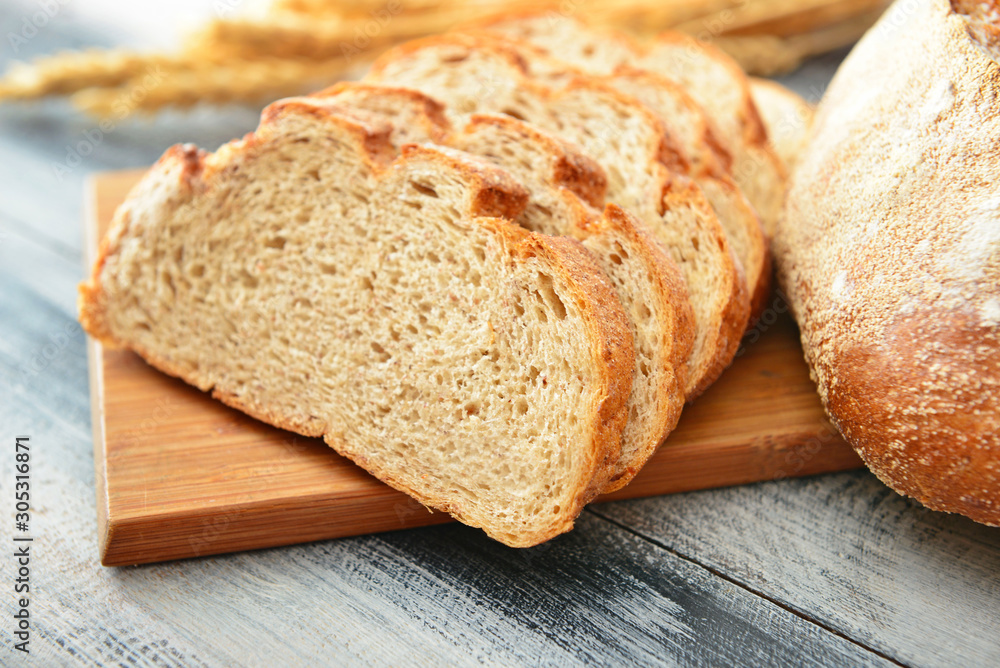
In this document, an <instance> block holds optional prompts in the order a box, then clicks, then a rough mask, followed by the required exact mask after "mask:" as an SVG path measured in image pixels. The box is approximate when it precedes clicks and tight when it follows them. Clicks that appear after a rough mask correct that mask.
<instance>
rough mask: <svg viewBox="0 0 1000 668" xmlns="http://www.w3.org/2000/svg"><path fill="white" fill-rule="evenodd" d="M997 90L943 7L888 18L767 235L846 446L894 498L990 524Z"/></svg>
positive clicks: (835, 92) (999, 423)
mask: <svg viewBox="0 0 1000 668" xmlns="http://www.w3.org/2000/svg"><path fill="white" fill-rule="evenodd" d="M858 82H862V83H861V84H859V83H858ZM997 91H1000V66H998V64H997V60H996V55H995V54H991V53H990V52H989V51H988V50H984V49H983V48H982V46H981V45H980V44H978V43H976V41H975V38H974V37H973V38H970V34H969V32H968V25H967V24H966V21H965V20H963V19H962V18H961V17H959V16H957V15H956V14H955V13H954V12H953V11H952V9H951V7H950V6H949V3H948V2H947V1H946V0H924V1H922V2H920V3H917V4H916V5H912V6H911V5H906V6H904V5H901V4H897V5H895V6H894V7H893V8H890V10H889V11H888V12H887V14H886V16H885V18H884V19H883V23H880V24H878V25H876V26H875V27H874V28H873V29H872V30H871V31H870V32H869V33H868V36H867V37H866V38H865V39H863V40H862V41H861V42H860V43H859V44H858V46H857V47H855V50H854V51H853V52H852V53H851V55H850V56H849V57H848V59H847V60H846V61H845V62H844V64H843V66H842V67H841V70H840V72H839V73H838V75H837V77H836V78H835V79H834V82H833V83H832V84H831V86H830V89H829V90H828V92H827V95H826V96H825V98H824V100H823V102H822V103H821V104H820V106H819V109H818V110H817V115H816V119H815V122H814V127H813V131H812V136H811V140H810V142H809V145H808V146H807V148H806V150H805V151H804V153H803V154H802V156H801V157H800V160H799V163H798V166H797V167H796V172H795V177H794V179H793V184H792V188H791V190H790V192H789V196H788V200H787V202H786V206H785V214H784V217H783V219H782V222H781V224H780V225H779V234H778V235H776V237H775V251H776V260H777V262H778V267H779V277H780V280H781V282H782V285H783V286H784V288H785V291H786V293H787V294H788V296H789V300H790V302H791V306H792V310H793V313H794V314H795V316H796V319H797V320H798V321H799V323H800V327H801V330H802V342H803V347H804V349H805V353H806V358H807V360H808V362H809V363H810V366H811V369H812V372H813V376H814V379H815V380H816V381H817V385H818V388H819V392H820V396H821V397H822V399H823V401H824V404H825V406H826V408H827V411H828V412H829V414H830V416H831V418H832V419H833V420H834V422H835V423H836V424H837V425H838V426H839V427H840V429H841V430H842V431H843V433H844V435H845V437H846V438H847V440H848V441H849V442H850V443H851V444H852V445H853V446H854V447H855V448H856V449H857V450H858V452H859V453H860V454H861V457H862V458H863V459H864V460H865V462H866V463H867V464H868V465H869V467H870V468H871V469H872V471H874V472H875V473H876V475H878V477H879V478H880V479H882V480H883V481H884V482H885V483H886V484H888V485H889V486H890V487H892V488H893V489H895V490H897V491H899V492H901V493H903V494H907V495H910V496H913V497H914V498H916V499H917V500H919V501H920V502H921V503H923V504H925V505H927V506H928V507H930V508H934V509H936V510H945V511H949V512H957V513H961V514H963V515H966V516H968V517H970V518H972V519H974V520H976V521H978V522H982V523H985V524H991V525H1000V234H998V230H1000V208H998V204H997V199H996V198H997V195H996V182H997V167H996V165H997V161H998V159H1000V150H998V147H997V144H996V141H995V137H996V136H997V135H998V133H1000V108H998V104H997ZM875 93H877V94H875Z"/></svg>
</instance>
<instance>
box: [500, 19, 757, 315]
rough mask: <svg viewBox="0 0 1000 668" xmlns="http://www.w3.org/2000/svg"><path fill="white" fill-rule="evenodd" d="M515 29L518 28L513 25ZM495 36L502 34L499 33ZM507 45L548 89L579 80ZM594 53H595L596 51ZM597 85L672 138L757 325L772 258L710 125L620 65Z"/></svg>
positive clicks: (605, 37)
mask: <svg viewBox="0 0 1000 668" xmlns="http://www.w3.org/2000/svg"><path fill="white" fill-rule="evenodd" d="M513 24H514V25H517V24H516V22H514V23H513ZM563 24H565V27H567V28H569V29H571V30H577V32H579V31H581V30H584V29H583V28H579V29H575V28H572V26H573V25H574V24H573V22H572V21H564V20H562V19H560V20H558V21H557V22H556V24H555V26H556V27H555V28H553V29H554V30H557V31H558V30H559V27H558V26H559V25H563ZM504 25H512V23H511V22H510V21H508V22H507V23H500V24H499V26H500V27H503V26H504ZM524 25H525V27H526V28H527V29H528V30H529V31H530V30H531V29H532V28H534V29H535V30H536V31H537V30H541V29H542V26H536V25H535V22H534V21H532V20H526V21H525V23H524ZM499 34H501V35H503V34H504V33H503V32H502V31H501V32H500V33H499ZM597 34H600V33H597ZM601 37H602V38H601V40H600V44H601V45H602V46H603V47H604V49H603V52H606V53H604V56H603V57H605V58H618V60H622V59H623V58H624V56H625V55H626V51H627V49H631V50H630V51H628V53H629V54H630V56H629V57H630V58H631V59H632V60H638V59H639V58H640V55H641V54H640V52H639V50H638V48H637V47H632V46H630V43H629V42H628V41H627V39H626V38H624V37H622V38H617V37H616V36H615V34H614V33H604V34H602V35H601ZM505 39H507V44H508V45H509V46H510V47H511V48H513V49H516V50H517V51H518V53H519V54H520V55H521V57H522V58H523V59H524V60H525V63H526V64H527V66H528V68H529V71H530V72H531V74H532V75H533V76H535V77H538V78H541V79H544V80H545V81H546V82H547V83H550V84H553V85H556V86H558V85H562V84H564V83H565V82H567V81H571V80H573V78H574V77H579V76H580V75H581V74H583V71H582V70H581V69H579V68H578V67H576V66H575V65H572V64H570V63H568V62H566V61H563V60H558V59H554V58H552V57H550V55H549V53H548V52H547V51H546V50H544V49H542V48H540V47H538V46H535V45H533V44H531V43H530V42H527V41H524V40H519V39H514V38H510V37H505ZM581 41H582V42H583V43H584V44H590V43H592V42H587V41H586V40H581ZM594 48H595V49H596V48H597V47H596V45H595V47H594ZM560 55H561V53H560ZM575 58H576V59H577V60H580V59H584V58H588V59H592V58H595V56H593V55H592V56H589V57H588V56H584V55H583V54H577V56H575ZM601 65H603V66H606V65H607V62H606V61H603V60H602V61H601ZM594 67H595V68H597V67H600V65H595V66H594ZM592 69H593V68H592ZM607 69H610V68H607ZM600 80H601V81H602V82H604V83H607V84H609V85H611V86H612V87H614V88H615V89H616V90H618V91H620V92H622V93H624V94H626V95H629V96H631V97H633V98H635V99H636V100H637V101H638V102H640V103H642V104H643V105H645V106H646V107H648V108H649V110H650V111H652V112H653V113H655V114H656V115H657V116H658V117H659V119H660V120H661V121H662V122H663V125H664V127H665V128H666V131H667V134H668V136H669V138H670V148H671V150H672V151H674V152H675V153H677V154H678V156H677V157H676V158H674V159H673V161H672V162H671V163H670V166H671V168H672V169H673V170H674V171H675V172H677V173H679V174H682V175H684V176H687V177H689V178H691V179H693V180H694V181H695V182H696V183H697V184H698V186H699V187H700V188H701V190H702V191H703V193H704V195H705V197H706V198H707V199H708V201H709V203H710V204H711V206H712V209H713V210H714V212H715V214H716V217H717V218H718V219H719V222H720V223H721V224H722V227H723V229H724V230H725V233H726V238H727V240H728V241H729V244H730V246H731V248H732V250H733V252H734V253H735V254H736V258H737V260H739V263H740V265H741V267H742V268H743V271H744V274H745V276H746V281H747V289H748V290H749V292H750V313H751V315H750V320H751V321H754V320H756V318H757V317H758V316H759V315H760V313H761V312H762V311H763V310H764V306H765V304H766V303H767V297H768V295H769V294H770V292H771V274H772V271H771V255H770V251H769V249H768V242H767V236H766V235H765V234H764V229H763V227H762V225H761V222H760V219H759V218H758V216H757V212H756V211H755V210H754V208H753V206H752V205H751V204H750V202H749V201H748V200H747V198H746V197H745V196H744V195H743V192H742V191H741V189H740V188H739V187H738V186H737V185H736V184H735V183H734V182H733V180H732V178H731V176H730V171H729V170H730V168H731V162H732V159H731V156H730V155H729V153H728V151H727V150H726V149H725V148H724V147H723V145H722V143H721V142H720V141H719V140H718V139H717V138H716V136H715V133H714V132H713V131H712V130H711V129H710V125H711V124H710V122H709V121H708V119H707V118H706V116H705V113H704V112H703V111H702V109H701V107H700V106H699V105H698V103H696V102H695V101H694V99H693V98H692V97H691V96H690V95H688V93H687V92H686V91H685V90H684V87H683V86H681V85H680V84H678V83H677V82H676V81H673V80H671V79H668V78H666V77H663V76H660V75H659V74H654V73H653V72H651V71H649V70H643V69H638V68H636V67H632V66H628V65H619V66H618V67H616V68H614V69H613V71H612V72H611V73H610V74H607V75H601V76H600Z"/></svg>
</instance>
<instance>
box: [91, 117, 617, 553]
mask: <svg viewBox="0 0 1000 668" xmlns="http://www.w3.org/2000/svg"><path fill="white" fill-rule="evenodd" d="M394 154H395V151H394V150H393V147H392V145H391V142H390V128H389V127H388V126H386V125H385V124H384V123H380V122H378V121H377V119H375V118H373V117H371V116H370V115H367V114H364V113H363V112H360V111H354V112H347V111H345V110H343V109H337V108H336V107H335V106H333V105H326V104H323V103H322V101H318V100H314V99H308V98H299V99H289V100H283V101H280V102H277V103H275V104H273V105H271V106H270V107H268V108H267V109H266V110H265V111H264V114H263V117H262V121H261V124H260V127H259V128H258V129H257V131H256V132H255V133H253V134H251V135H248V136H247V137H246V138H245V139H244V140H241V141H237V142H233V143H231V144H228V145H226V146H223V147H222V148H221V149H220V150H219V151H218V152H216V153H215V154H205V153H203V152H200V151H198V150H196V149H194V148H193V147H174V148H173V149H171V150H169V151H168V152H167V153H166V154H165V155H164V157H163V158H161V160H160V161H159V162H158V163H157V164H156V166H155V167H154V168H153V169H152V170H151V172H150V173H149V174H148V175H147V176H146V177H145V178H144V179H143V180H142V182H141V183H140V184H139V185H138V186H137V187H136V188H135V190H133V192H132V193H131V194H130V195H129V197H128V199H127V200H126V202H125V203H124V204H123V205H122V206H121V207H120V208H119V210H118V212H117V214H116V216H115V219H114V222H113V225H112V228H111V230H110V232H109V234H108V236H107V237H106V238H105V240H104V242H103V243H102V246H101V251H100V255H99V258H98V260H97V262H96V264H95V266H94V270H93V274H92V276H91V277H90V279H89V280H88V281H87V282H86V283H84V284H83V285H82V286H81V294H80V316H81V322H82V323H83V325H84V327H85V328H86V330H87V331H88V332H89V333H90V334H91V335H93V336H95V337H97V338H99V339H100V340H101V341H103V342H104V343H106V344H108V345H116V346H127V347H129V348H131V349H133V350H135V351H136V352H138V353H139V354H140V355H142V356H143V357H145V358H146V359H147V360H148V361H149V362H150V363H151V364H152V365H153V366H156V367H157V368H159V369H161V370H163V371H165V372H167V373H170V374H172V375H175V376H179V377H180V378H182V379H184V380H186V381H187V382H189V383H191V384H193V385H195V386H196V387H198V388H200V389H201V390H205V391H208V390H211V391H212V393H213V395H214V396H215V397H217V398H219V399H221V400H222V401H224V402H225V403H227V404H229V405H231V406H233V407H236V408H238V409H240V410H243V411H244V412H246V413H248V414H250V415H252V416H254V417H257V418H259V419H262V420H264V421H266V422H269V423H271V424H273V425H276V426H278V427H282V428H285V429H291V430H293V431H296V432H298V433H300V434H303V435H306V436H322V437H323V438H324V439H325V440H326V442H327V443H329V444H330V445H331V446H333V447H334V448H335V449H336V450H337V451H338V452H340V453H342V454H344V455H346V456H347V457H350V458H351V459H353V460H354V461H355V462H357V463H358V464H360V465H361V466H362V467H364V468H366V469H367V470H368V471H370V472H371V473H372V474H374V475H375V476H377V477H378V478H380V479H382V480H383V481H385V482H387V483H388V484H390V485H392V486H393V487H395V488H397V489H400V490H402V491H404V492H407V493H409V494H411V495H412V496H413V497H414V498H416V499H417V500H419V501H420V502H421V503H423V504H425V505H428V506H431V507H434V508H438V509H441V510H444V511H446V512H449V513H451V514H452V515H453V516H454V517H456V518H457V519H459V520H461V521H463V522H465V523H467V524H470V525H472V526H478V527H482V528H483V529H485V530H486V532H487V533H488V534H489V535H490V536H492V537H494V538H496V539H497V540H500V541H502V542H504V543H506V544H508V545H511V546H529V545H534V544H537V543H539V542H541V541H544V540H546V539H548V538H551V537H552V536H554V535H556V534H558V533H560V532H563V531H567V530H568V529H570V528H571V527H572V524H573V520H574V518H575V517H576V515H577V514H578V513H579V512H580V510H581V508H582V507H583V505H584V504H585V503H586V502H587V501H589V500H590V499H591V498H592V497H593V496H594V495H596V494H597V493H598V492H599V491H600V490H601V489H602V488H603V487H604V486H605V484H606V483H607V479H608V477H609V476H610V474H611V473H612V472H613V466H614V464H615V462H616V460H617V457H618V454H619V448H620V442H621V434H622V430H623V428H624V425H625V421H626V417H627V415H626V401H627V398H628V396H629V392H630V387H631V376H632V367H633V359H634V352H633V349H632V340H631V339H632V337H631V333H630V327H629V324H628V321H627V319H626V316H625V314H624V312H623V311H622V308H621V305H620V304H619V303H618V300H617V299H616V297H615V295H614V292H613V290H612V288H611V287H610V285H609V284H608V282H607V280H606V279H605V278H604V277H603V275H602V273H601V271H600V269H599V268H598V267H597V266H596V265H595V264H594V262H593V260H592V259H591V256H590V253H589V252H587V251H586V250H585V249H583V248H582V247H581V246H580V244H579V243H578V242H576V241H573V240H570V239H565V238H557V237H548V236H545V235H541V234H536V233H532V232H529V231H527V230H524V229H523V228H521V227H519V226H517V225H515V224H513V223H512V222H510V221H511V220H512V219H514V218H516V217H517V216H519V215H520V214H521V212H522V211H523V209H524V206H525V202H526V200H527V194H526V193H525V191H524V189H523V188H522V187H521V186H520V185H518V184H517V183H516V182H515V181H514V180H513V179H512V177H511V176H510V175H509V174H507V173H506V172H504V171H502V170H500V169H498V168H496V167H494V166H491V165H489V164H487V163H485V162H482V161H476V160H474V159H473V158H471V157H470V156H468V155H467V154H464V153H461V152H457V151H450V150H448V149H435V148H432V147H415V146H410V147H407V148H406V149H405V150H404V151H403V154H402V156H401V157H399V158H398V159H396V160H395V161H394V162H391V163H390V160H391V159H392V158H393V156H394Z"/></svg>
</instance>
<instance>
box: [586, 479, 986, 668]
mask: <svg viewBox="0 0 1000 668" xmlns="http://www.w3.org/2000/svg"><path fill="white" fill-rule="evenodd" d="M595 511H596V512H597V513H599V514H600V515H602V516H605V517H609V518H612V519H614V520H615V521H618V522H622V523H624V524H626V525H628V526H629V527H632V528H634V529H635V530H636V531H638V532H640V533H641V534H642V535H643V536H646V537H649V538H651V539H652V540H655V541H656V542H657V543H659V544H662V545H665V546H666V547H668V548H670V549H671V550H675V551H677V552H678V553H679V554H682V555H684V556H686V557H688V558H690V559H693V560H694V561H697V562H698V563H700V564H704V565H706V566H708V567H709V568H713V569H717V570H719V571H721V572H724V573H726V574H727V576H728V577H733V578H736V579H737V581H738V582H740V583H741V584H743V585H745V586H747V587H749V588H751V589H752V590H754V591H757V592H760V593H762V594H763V595H765V596H767V597H769V598H772V599H774V600H776V601H778V602H780V603H781V604H782V605H787V606H789V607H790V608H792V609H794V610H797V611H800V612H801V613H802V614H803V615H806V616H808V617H810V618H814V619H816V620H817V621H819V622H820V623H822V624H824V625H827V626H829V627H830V628H833V629H835V630H837V631H838V632H840V633H843V634H844V635H846V636H848V637H850V638H852V639H855V640H857V641H858V642H860V643H863V644H864V645H866V646H870V647H872V648H875V649H877V650H879V651H881V652H884V653H885V654H887V655H889V656H891V657H893V658H895V659H897V660H899V661H901V662H904V663H912V664H917V665H966V666H972V665H980V666H986V665H998V664H1000V577H998V574H1000V529H996V528H990V527H986V526H982V525H979V524H976V523H974V522H972V521H971V520H968V519H966V518H964V517H960V516H956V515H945V514H943V513H936V512H934V511H930V510H927V509H925V508H922V507H921V506H919V505H918V504H917V503H915V502H913V501H910V500H908V499H905V498H903V497H901V496H899V495H897V494H896V493H895V492H893V491H892V490H890V489H889V488H887V487H885V486H884V485H882V484H881V483H880V482H878V480H876V479H875V477H874V476H872V475H870V474H868V473H860V472H859V473H848V474H836V475H831V476H824V477H821V478H806V479H802V480H795V481H785V482H781V483H762V484H758V485H750V486H746V487H737V488H731V489H726V490H719V491H716V492H713V493H711V494H700V493H695V494H685V495H682V496H674V497H659V498H655V499H643V500H640V501H629V502H621V503H614V504H605V505H601V506H597V507H596V509H595Z"/></svg>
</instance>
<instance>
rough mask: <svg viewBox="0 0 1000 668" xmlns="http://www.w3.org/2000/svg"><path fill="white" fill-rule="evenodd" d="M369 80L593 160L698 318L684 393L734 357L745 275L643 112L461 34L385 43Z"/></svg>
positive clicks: (454, 115)
mask: <svg viewBox="0 0 1000 668" xmlns="http://www.w3.org/2000/svg"><path fill="white" fill-rule="evenodd" d="M367 80H368V81H372V82H378V83H389V84H394V85H406V86H410V87H413V88H417V89H419V90H421V91H422V92H424V93H427V94H428V95H430V96H431V97H434V98H435V99H437V100H439V101H441V102H443V103H444V104H445V105H446V109H445V113H446V114H447V115H448V116H449V117H450V118H451V119H452V121H453V122H454V123H455V124H456V126H459V127H461V126H463V125H464V124H465V123H466V122H467V121H468V119H469V117H470V116H471V115H472V114H475V113H499V114H505V115H508V116H512V117H514V118H517V119H520V120H524V121H527V122H530V123H532V124H534V125H536V126H537V127H539V128H540V129H542V130H545V131H547V132H550V133H551V134H553V135H555V136H557V137H559V138H561V139H563V140H566V141H568V142H570V143H572V144H575V145H577V146H579V147H580V148H581V149H582V150H583V152H584V153H585V154H587V155H589V156H590V157H591V158H594V159H596V160H597V162H599V163H600V164H601V166H602V167H603V168H604V171H605V173H606V174H607V176H608V192H607V201H608V202H611V203H614V204H618V205H619V206H621V207H622V208H624V209H625V210H627V211H629V212H630V213H631V214H633V215H635V216H636V217H637V218H638V219H639V220H641V221H642V222H643V223H644V224H645V226H646V228H647V230H648V231H649V233H650V234H651V235H652V236H653V237H654V238H656V239H657V240H658V241H659V242H660V243H661V244H662V245H663V247H664V248H665V249H666V250H667V252H668V253H669V254H670V256H671V257H672V258H673V259H674V260H675V261H676V262H677V264H678V265H679V266H680V268H681V271H682V272H683V274H684V277H685V280H686V282H687V286H688V290H689V294H690V295H691V303H692V306H693V308H694V314H695V323H696V335H695V342H694V347H693V352H692V355H691V358H690V360H689V365H688V372H689V375H688V379H687V383H686V394H687V396H688V398H689V399H691V398H694V397H696V396H697V395H698V394H700V393H701V392H702V391H704V389H706V388H707V387H708V386H709V385H710V384H711V383H712V382H713V381H714V380H715V379H716V378H718V376H719V375H720V374H721V373H722V371H723V370H724V369H725V368H726V366H728V364H729V363H730V362H731V361H732V357H733V355H734V353H735V350H736V347H737V346H738V344H739V339H740V337H741V336H742V333H743V330H744V328H745V326H746V322H747V319H748V315H749V301H748V295H747V290H746V280H745V278H744V276H743V272H742V271H741V270H740V269H739V268H738V265H737V262H736V260H735V258H734V256H733V254H732V252H731V250H730V248H729V243H728V241H727V239H726V235H725V232H724V230H723V228H722V226H721V225H720V224H719V221H718V219H717V218H716V216H715V213H714V212H713V210H712V207H711V205H710V203H709V202H708V200H707V199H706V198H705V196H704V194H703V193H702V192H701V189H700V188H699V187H698V186H697V185H696V184H695V183H694V182H692V181H690V180H689V179H686V178H684V177H682V176H678V175H676V174H673V173H671V172H670V171H669V170H668V169H667V167H666V165H667V164H670V163H671V162H672V161H675V160H676V159H677V154H676V153H675V152H674V151H673V150H672V149H671V147H670V143H669V138H668V135H667V134H666V130H665V128H664V127H663V124H662V122H661V121H660V120H659V119H658V118H657V117H656V115H655V114H653V112H651V111H650V110H649V109H648V108H646V107H645V106H643V105H642V104H640V103H639V102H637V101H635V100H634V99H633V98H631V97H628V96H626V95H623V94H621V93H620V92H618V91H616V90H614V89H613V88H612V87H610V86H608V85H606V84H602V83H600V82H598V81H595V80H593V79H586V78H581V79H576V80H573V81H570V82H569V83H568V84H566V85H564V86H562V87H560V88H558V89H556V88H552V87H549V86H545V85H543V84H541V83H540V82H539V81H537V80H534V79H532V78H531V77H530V76H528V72H527V66H526V64H525V62H524V59H523V58H522V57H521V55H520V54H519V53H518V52H517V51H516V50H515V49H512V48H510V46H509V45H506V44H504V43H503V42H501V41H499V40H490V39H483V38H481V37H478V36H470V35H462V34H450V35H443V36H439V37H432V38H427V39H423V40H416V41H413V42H409V43H407V44H404V45H402V46H400V47H397V48H395V49H392V50H390V51H389V52H387V53H386V54H384V55H383V56H382V57H381V58H380V59H379V60H378V61H376V63H375V64H374V65H373V67H372V70H371V72H370V73H369V75H368V77H367Z"/></svg>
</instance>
